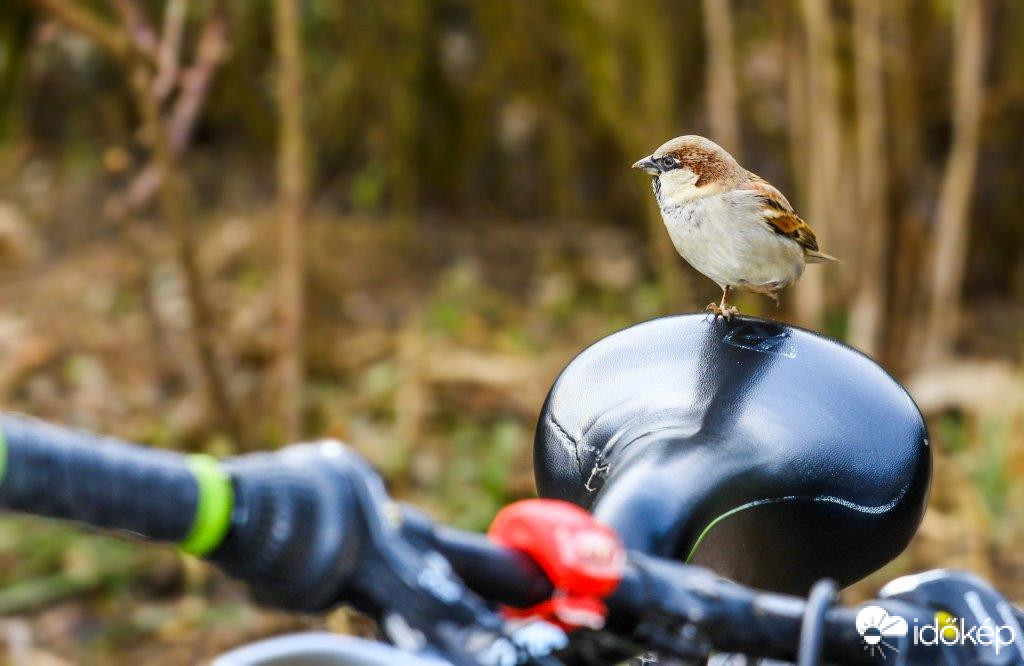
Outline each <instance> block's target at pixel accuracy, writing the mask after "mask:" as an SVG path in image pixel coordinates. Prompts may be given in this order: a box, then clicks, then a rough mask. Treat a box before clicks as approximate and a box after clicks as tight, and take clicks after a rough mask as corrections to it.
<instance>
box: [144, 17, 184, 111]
mask: <svg viewBox="0 0 1024 666" xmlns="http://www.w3.org/2000/svg"><path fill="white" fill-rule="evenodd" d="M187 14H188V0H168V2H167V6H166V7H164V28H163V34H162V36H161V37H160V48H159V51H158V54H157V70H156V79H155V80H154V81H153V94H154V95H156V98H157V100H159V101H163V100H165V99H167V97H168V96H169V95H170V94H171V91H173V90H174V86H175V85H176V84H177V82H178V71H179V60H180V58H181V38H182V35H183V34H184V32H185V17H186V16H187Z"/></svg>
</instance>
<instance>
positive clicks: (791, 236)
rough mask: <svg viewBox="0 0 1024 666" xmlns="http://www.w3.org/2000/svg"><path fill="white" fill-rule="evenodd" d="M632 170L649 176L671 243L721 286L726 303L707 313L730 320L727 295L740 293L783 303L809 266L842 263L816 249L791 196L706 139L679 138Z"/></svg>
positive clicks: (731, 308) (731, 309)
mask: <svg viewBox="0 0 1024 666" xmlns="http://www.w3.org/2000/svg"><path fill="white" fill-rule="evenodd" d="M633 168H634V169H639V170H641V171H645V172H647V173H649V174H651V176H653V178H652V183H653V186H654V198H655V199H656V200H657V201H658V208H660V209H661V218H662V220H663V221H664V222H665V227H666V228H667V229H668V235H669V237H671V239H672V244H673V245H674V246H675V248H676V251H677V252H679V254H680V256H682V258H683V259H685V260H686V261H687V263H689V264H690V265H691V266H693V267H694V268H695V269H697V270H698V271H699V272H700V273H702V274H704V275H706V276H707V277H709V278H711V279H712V280H714V281H715V282H716V283H718V286H719V287H721V288H722V300H721V301H720V302H718V303H714V302H711V303H709V304H708V307H707V309H708V310H710V311H711V312H713V313H715V315H716V316H717V315H722V316H724V317H725V318H726V319H731V318H732V317H733V315H735V314H738V313H739V310H738V309H737V308H735V307H734V306H731V305H729V304H728V302H727V300H728V297H729V290H730V289H736V288H742V289H747V290H750V291H754V292H757V293H761V294H764V295H766V296H768V297H769V298H771V299H772V300H773V301H775V304H776V305H778V303H779V292H780V291H782V290H783V289H785V288H786V287H788V286H790V285H791V284H793V283H795V282H796V281H797V280H799V279H800V276H801V275H802V274H803V272H804V266H805V265H806V264H808V263H811V264H815V263H821V262H827V261H838V259H836V258H835V257H833V256H830V255H827V254H825V253H823V252H821V251H819V249H818V241H817V239H816V238H815V237H814V232H813V231H812V230H811V228H810V227H809V226H807V223H806V222H804V221H803V220H802V219H800V216H798V215H797V214H796V212H795V211H794V210H793V206H791V205H790V204H789V201H787V200H786V197H784V196H782V193H781V192H779V191H778V190H777V189H775V187H773V186H772V185H771V184H770V183H769V182H768V181H766V180H765V179H763V178H761V177H760V176H758V175H756V174H753V173H751V172H749V171H747V170H746V169H744V168H743V167H741V166H740V165H739V163H738V162H737V161H736V160H735V159H734V158H733V156H732V155H730V154H729V153H728V152H727V151H726V150H725V149H724V148H722V147H721V146H719V145H718V144H717V143H715V142H714V141H711V140H710V139H705V138H704V137H702V136H693V135H689V136H679V137H676V138H674V139H672V140H670V141H668V142H666V143H664V144H662V146H661V147H660V148H658V149H657V150H655V151H654V153H652V154H651V155H648V156H647V157H645V158H643V159H641V160H638V161H637V162H636V163H635V164H634V165H633Z"/></svg>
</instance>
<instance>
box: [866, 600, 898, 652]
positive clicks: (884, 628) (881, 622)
mask: <svg viewBox="0 0 1024 666" xmlns="http://www.w3.org/2000/svg"><path fill="white" fill-rule="evenodd" d="M907 631H908V628H907V621H906V620H904V619H903V618H902V617H900V616H899V615H890V614H889V611H887V610H885V609H884V608H882V607H881V606H865V607H864V608H861V609H860V611H859V612H858V613H857V633H859V634H860V637H861V638H862V639H863V640H864V649H865V650H867V651H868V652H869V653H870V654H871V656H873V657H874V656H881V657H882V659H885V649H886V648H889V649H890V650H892V651H893V652H899V650H898V649H897V648H896V646H895V645H893V644H892V643H890V642H889V641H887V640H885V639H886V637H889V636H906V635H907Z"/></svg>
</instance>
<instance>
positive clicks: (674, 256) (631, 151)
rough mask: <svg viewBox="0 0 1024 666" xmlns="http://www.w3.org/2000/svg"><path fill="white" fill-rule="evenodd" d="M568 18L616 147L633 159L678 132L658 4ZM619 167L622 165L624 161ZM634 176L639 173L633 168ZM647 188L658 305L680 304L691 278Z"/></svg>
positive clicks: (671, 67)
mask: <svg viewBox="0 0 1024 666" xmlns="http://www.w3.org/2000/svg"><path fill="white" fill-rule="evenodd" d="M571 18H572V19H573V21H574V23H572V24H570V33H571V38H574V39H575V40H576V42H577V47H576V50H577V52H579V53H581V54H584V55H583V56H582V57H581V58H580V64H581V66H582V67H583V71H584V74H585V76H586V77H587V82H588V84H589V86H590V88H591V90H592V91H593V95H594V104H595V106H596V107H597V109H598V115H599V117H600V118H601V120H602V121H603V122H604V123H605V125H606V126H607V127H608V129H609V131H610V134H611V135H612V136H613V137H614V140H615V142H616V143H617V144H618V145H619V146H620V147H621V149H622V152H623V153H624V154H625V155H629V156H631V159H636V158H638V157H641V156H643V155H644V154H645V152H644V151H652V150H653V149H654V148H655V147H657V146H658V145H659V144H661V143H662V142H664V141H666V140H668V139H669V138H671V137H672V136H675V134H678V132H674V131H673V126H674V115H675V114H674V108H675V106H674V103H675V99H674V95H673V85H672V84H671V82H672V81H674V80H675V78H676V67H677V65H676V60H675V59H674V58H673V51H672V48H671V43H672V34H671V30H670V25H669V23H668V22H667V21H665V20H664V17H663V15H662V10H661V9H660V8H659V6H658V5H655V4H654V3H632V2H627V1H625V0H619V1H618V2H614V3H608V4H606V5H585V6H583V5H581V11H579V12H574V13H573V14H571ZM652 31H654V32H652ZM623 51H625V52H628V53H631V54H633V55H634V57H635V58H636V61H635V63H634V65H633V68H632V69H630V70H627V69H625V68H623V67H621V63H620V61H619V58H620V53H621V52H623ZM634 156H635V157H634ZM623 168H624V169H627V170H628V168H629V164H624V165H623ZM624 177H628V176H624ZM632 177H633V178H637V176H636V175H635V174H634V175H633V176H632ZM645 189H646V190H647V191H646V195H647V196H646V206H645V208H644V211H645V220H644V223H645V226H646V229H647V238H648V248H647V250H648V256H649V257H650V261H651V265H652V266H653V269H654V273H655V276H656V278H657V281H658V285H659V287H660V290H661V293H662V298H663V302H664V309H665V310H666V311H668V312H673V311H679V310H681V309H683V308H685V307H686V306H687V304H686V301H685V296H686V292H687V291H689V289H688V282H689V281H688V279H687V275H686V273H685V272H684V268H683V263H682V259H681V258H680V257H679V254H678V253H677V252H676V250H675V248H674V247H673V246H672V241H671V239H670V238H669V236H668V233H667V232H666V231H665V226H664V224H663V223H662V220H661V213H660V211H659V210H658V207H657V205H656V204H655V203H654V198H653V196H651V195H650V187H649V186H648V187H647V188H645ZM691 305H692V304H691Z"/></svg>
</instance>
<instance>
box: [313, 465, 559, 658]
mask: <svg viewBox="0 0 1024 666" xmlns="http://www.w3.org/2000/svg"><path fill="white" fill-rule="evenodd" d="M331 455H332V457H335V458H339V459H341V460H340V462H342V463H343V466H344V468H345V469H346V470H347V471H348V472H349V473H347V474H345V480H346V482H347V483H348V484H349V487H350V490H351V496H352V498H353V500H354V503H355V505H356V507H357V508H358V514H359V516H360V518H361V522H362V528H363V532H364V534H363V537H364V539H363V546H362V548H361V553H360V557H359V564H358V565H357V566H356V568H355V569H354V571H353V572H352V574H351V575H350V576H349V581H351V582H350V586H349V590H347V592H350V593H353V597H354V600H355V603H356V605H357V607H362V608H363V609H365V610H369V611H370V612H371V613H372V614H374V615H375V616H377V617H379V618H380V625H381V628H382V630H383V631H384V633H385V634H386V635H387V636H388V638H389V639H390V640H391V641H392V642H393V643H394V644H395V645H396V647H398V648H400V649H403V650H407V651H410V652H427V653H430V652H436V653H439V655H440V656H443V657H444V658H445V659H447V660H449V661H450V662H452V663H453V664H455V665H456V666H479V665H481V664H482V665H483V666H515V665H519V664H534V665H536V666H558V665H559V664H561V662H560V661H558V660H557V659H555V658H554V657H551V656H550V655H549V654H547V653H545V652H544V648H543V646H542V647H541V649H539V650H536V651H531V650H529V649H527V646H522V645H519V644H518V643H517V642H516V640H514V638H513V637H512V636H511V635H510V634H509V632H508V631H507V629H506V626H505V622H504V620H503V619H502V618H501V616H500V615H498V614H497V613H496V612H495V611H493V610H492V609H491V608H490V607H489V606H488V605H487V604H486V603H485V602H484V601H483V600H482V599H481V598H480V597H478V596H477V595H475V594H474V593H473V592H471V591H470V590H469V589H468V588H467V587H466V586H465V584H464V583H463V582H462V580H461V579H460V578H459V577H458V576H457V575H456V574H455V572H454V571H452V569H451V566H450V565H449V563H448V561H447V560H446V559H445V558H444V557H443V556H442V555H441V554H440V553H438V552H437V551H436V550H433V549H430V548H428V547H424V544H423V543H420V542H414V541H413V540H410V539H407V538H406V537H405V536H403V534H402V531H401V528H402V521H403V520H404V518H403V511H402V509H401V508H400V507H399V505H398V504H396V503H395V502H393V501H392V500H391V499H390V498H389V497H388V495H387V493H386V491H385V489H384V485H383V483H382V482H381V480H380V477H378V476H377V475H376V474H375V473H374V472H373V471H372V470H371V469H370V467H369V465H368V464H367V463H366V462H365V461H363V460H362V459H361V458H359V457H358V456H356V455H355V454H353V453H351V452H350V451H348V450H347V449H344V448H343V447H340V446H339V447H338V448H337V450H336V451H332V452H331ZM346 596H348V595H346Z"/></svg>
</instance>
